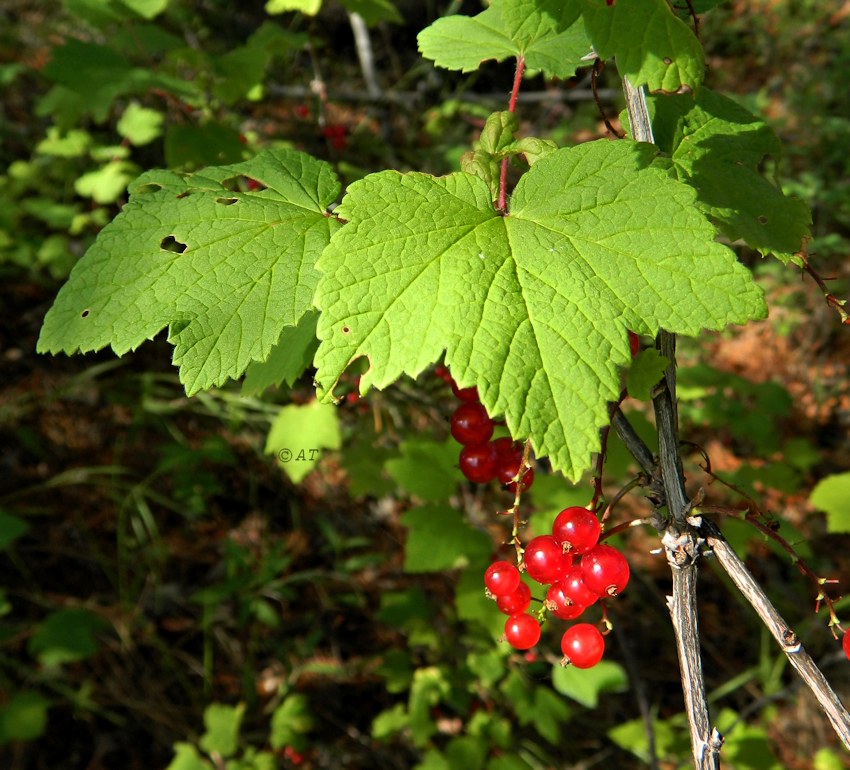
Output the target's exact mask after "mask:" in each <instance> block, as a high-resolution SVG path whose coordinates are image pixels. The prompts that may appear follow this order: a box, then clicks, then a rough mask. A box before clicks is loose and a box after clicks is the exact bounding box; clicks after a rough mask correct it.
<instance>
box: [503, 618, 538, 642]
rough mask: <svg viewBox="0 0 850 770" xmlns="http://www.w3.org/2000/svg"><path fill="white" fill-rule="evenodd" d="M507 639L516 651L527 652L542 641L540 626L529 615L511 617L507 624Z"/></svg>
mask: <svg viewBox="0 0 850 770" xmlns="http://www.w3.org/2000/svg"><path fill="white" fill-rule="evenodd" d="M505 639H507V640H508V644H510V646H511V647H513V648H514V649H515V650H527V649H529V647H534V645H535V644H537V642H538V641H540V624H539V623H538V622H537V621H536V620H535V619H534V618H533V617H532V616H531V615H528V614H523V615H519V614H517V615H511V616H510V617H509V618H508V620H507V622H506V623H505Z"/></svg>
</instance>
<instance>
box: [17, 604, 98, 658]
mask: <svg viewBox="0 0 850 770" xmlns="http://www.w3.org/2000/svg"><path fill="white" fill-rule="evenodd" d="M108 628H109V624H108V623H107V622H106V621H105V620H104V619H103V618H101V617H100V616H99V615H95V614H94V613H93V612H90V611H89V610H86V609H82V608H76V607H72V608H68V609H62V610H56V611H55V612H51V613H50V614H49V615H48V616H47V617H46V618H45V619H44V620H43V621H42V622H41V623H39V624H38V626H36V628H35V630H34V631H33V633H32V635H31V636H30V638H29V643H28V645H27V649H28V650H29V653H30V655H34V656H36V657H37V658H38V659H39V662H40V663H41V664H42V665H44V666H57V665H60V664H62V663H75V662H76V661H78V660H84V659H85V658H89V657H91V656H92V655H94V654H95V653H96V652H97V651H98V650H99V649H100V642H99V641H98V638H97V637H98V634H100V633H102V632H103V631H105V630H106V629H108Z"/></svg>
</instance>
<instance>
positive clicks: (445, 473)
mask: <svg viewBox="0 0 850 770" xmlns="http://www.w3.org/2000/svg"><path fill="white" fill-rule="evenodd" d="M399 449H400V451H401V457H393V458H391V459H389V460H387V461H386V463H385V464H384V467H385V468H386V470H387V473H389V475H390V476H391V477H392V478H393V480H394V481H395V482H396V483H397V484H398V485H399V486H400V487H401V488H402V489H403V490H404V491H405V492H408V493H409V494H411V495H415V496H416V497H418V498H419V499H420V500H424V501H426V502H439V501H441V500H448V499H449V498H450V497H451V496H452V495H453V494H455V492H457V485H458V484H459V483H461V482H462V481H463V476H462V475H461V473H460V471H459V470H458V467H457V462H458V454H459V452H460V450H459V449H458V445H457V443H456V442H455V441H453V440H452V439H449V440H447V441H443V442H437V441H434V440H433V439H428V438H422V439H419V438H412V439H408V440H407V441H403V442H402V443H401V444H400V446H399Z"/></svg>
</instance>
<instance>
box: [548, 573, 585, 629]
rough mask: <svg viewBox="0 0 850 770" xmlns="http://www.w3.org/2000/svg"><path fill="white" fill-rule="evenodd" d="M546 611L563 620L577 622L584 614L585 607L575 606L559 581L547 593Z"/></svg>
mask: <svg viewBox="0 0 850 770" xmlns="http://www.w3.org/2000/svg"><path fill="white" fill-rule="evenodd" d="M546 609H547V610H549V611H550V612H551V613H552V614H553V615H554V616H555V617H556V618H561V620H575V619H576V618H577V617H578V616H579V615H581V613H582V612H584V610H585V607H584V606H583V605H581V604H575V603H574V602H573V600H572V599H571V598H570V597H569V596H568V595H567V593H566V592H565V591H564V584H563V583H562V582H561V581H560V580H558V581H556V582H554V583H552V585H550V586H549V588H548V590H547V591H546Z"/></svg>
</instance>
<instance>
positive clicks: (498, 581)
mask: <svg viewBox="0 0 850 770" xmlns="http://www.w3.org/2000/svg"><path fill="white" fill-rule="evenodd" d="M519 584H520V579H519V570H518V569H517V568H516V567H514V565H513V564H511V563H510V562H509V561H495V562H493V563H492V564H491V565H490V566H489V567H487V571H486V572H485V573H484V585H485V586H487V590H488V591H489V592H490V593H491V594H493V596H507V595H508V594H512V593H513V592H514V591H516V590H517V588H518V587H519Z"/></svg>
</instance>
